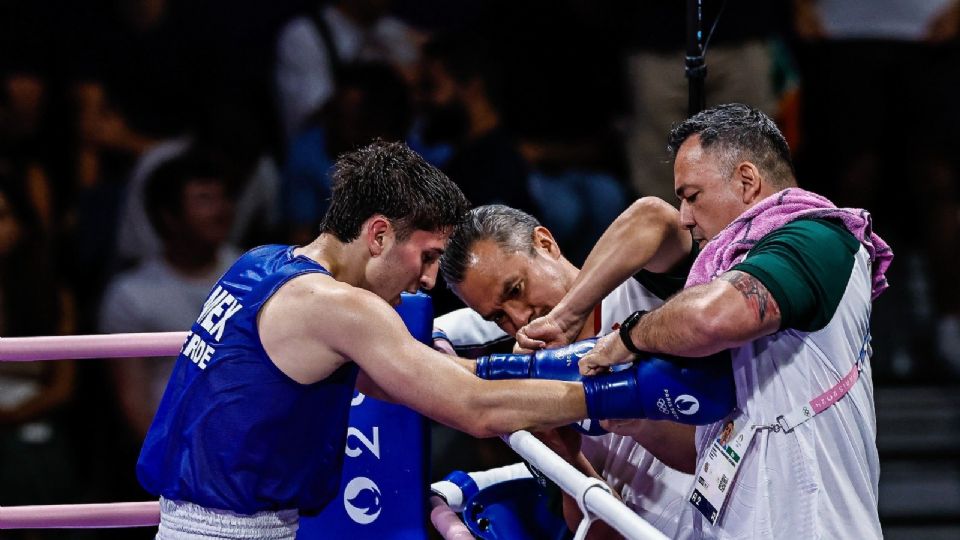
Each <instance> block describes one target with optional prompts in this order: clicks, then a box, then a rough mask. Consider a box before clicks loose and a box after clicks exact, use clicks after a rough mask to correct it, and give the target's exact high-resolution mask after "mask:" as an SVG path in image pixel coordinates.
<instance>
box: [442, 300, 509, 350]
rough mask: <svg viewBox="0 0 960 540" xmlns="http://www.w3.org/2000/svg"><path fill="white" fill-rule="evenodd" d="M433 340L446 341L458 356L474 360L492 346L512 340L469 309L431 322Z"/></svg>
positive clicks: (463, 309)
mask: <svg viewBox="0 0 960 540" xmlns="http://www.w3.org/2000/svg"><path fill="white" fill-rule="evenodd" d="M433 335H434V339H437V338H439V339H446V340H447V341H449V342H450V343H451V344H452V345H453V349H454V350H455V351H456V352H457V355H458V356H462V357H464V358H476V357H477V356H481V355H483V354H485V353H486V352H487V351H489V350H490V349H491V348H493V347H494V346H503V345H504V343H505V342H509V341H513V338H512V337H510V336H509V335H507V333H506V332H504V331H503V330H501V329H500V327H499V326H497V325H496V324H494V323H492V322H490V321H485V320H483V318H482V317H480V315H479V314H478V313H477V312H476V311H474V310H472V309H469V308H461V309H458V310H456V311H451V312H450V313H447V314H446V315H441V316H440V317H437V318H436V319H434V321H433Z"/></svg>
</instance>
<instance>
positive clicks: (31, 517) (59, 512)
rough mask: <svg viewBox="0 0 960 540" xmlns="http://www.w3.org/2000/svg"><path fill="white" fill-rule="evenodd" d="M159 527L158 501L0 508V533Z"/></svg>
mask: <svg viewBox="0 0 960 540" xmlns="http://www.w3.org/2000/svg"><path fill="white" fill-rule="evenodd" d="M159 523H160V503H159V502H158V501H145V502H124V503H104V504H51V505H47V506H0V529H94V528H97V529H101V528H116V527H156V526H157V525H158V524H159Z"/></svg>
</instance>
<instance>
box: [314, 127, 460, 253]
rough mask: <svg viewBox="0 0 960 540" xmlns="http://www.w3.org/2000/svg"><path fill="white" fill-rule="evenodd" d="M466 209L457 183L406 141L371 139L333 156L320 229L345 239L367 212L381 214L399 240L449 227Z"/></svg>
mask: <svg viewBox="0 0 960 540" xmlns="http://www.w3.org/2000/svg"><path fill="white" fill-rule="evenodd" d="M469 209H470V203H469V201H467V198H466V196H464V194H463V192H462V191H460V188H459V187H458V186H457V185H456V184H454V183H453V181H451V180H450V179H449V178H447V175H445V174H443V173H442V172H440V170H438V169H437V168H436V167H434V166H433V165H430V164H429V163H427V162H426V161H424V159H423V158H422V157H420V155H419V154H417V153H416V152H414V151H413V150H411V149H410V148H408V147H407V145H405V144H403V143H400V142H384V141H381V140H376V141H374V142H373V143H371V144H369V145H367V146H364V147H363V148H360V149H358V150H354V151H353V152H347V153H345V154H343V155H341V156H340V158H339V159H337V164H336V166H335V167H334V171H333V195H332V197H331V201H330V208H329V209H328V210H327V213H326V215H325V216H324V218H323V223H322V224H321V225H320V232H321V233H328V234H332V235H333V236H335V237H336V238H337V239H338V240H340V241H341V242H350V241H352V240H356V239H357V238H358V237H359V236H360V228H361V227H362V226H363V223H364V222H365V221H366V220H367V219H369V218H370V216H373V215H374V214H382V215H384V216H385V217H386V218H387V219H389V220H390V221H391V223H393V226H394V229H395V230H396V234H397V239H398V240H401V241H402V240H404V239H406V238H407V237H409V236H410V234H412V233H413V232H414V231H417V230H422V231H439V230H442V229H445V228H447V227H453V226H455V225H457V224H458V223H460V221H461V220H462V219H463V217H464V215H465V214H466V213H467V211H468V210H469Z"/></svg>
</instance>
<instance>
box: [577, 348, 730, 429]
mask: <svg viewBox="0 0 960 540" xmlns="http://www.w3.org/2000/svg"><path fill="white" fill-rule="evenodd" d="M583 392H584V394H585V395H586V398H587V413H588V414H589V415H590V418H600V419H612V418H649V419H651V420H672V421H674V422H679V423H681V424H692V425H697V426H700V425H705V424H710V423H713V422H716V421H718V420H721V419H723V418H725V417H726V416H727V415H728V414H730V411H732V410H733V408H734V407H735V406H736V404H737V395H736V389H735V387H734V384H733V366H732V363H731V360H730V354H729V352H727V351H723V352H720V353H717V354H714V355H711V356H708V357H705V358H678V357H669V356H649V357H647V358H640V359H638V360H637V361H636V362H635V363H634V365H633V366H632V367H630V368H629V369H626V370H622V371H617V372H613V373H606V374H603V375H598V376H596V377H585V378H584V379H583Z"/></svg>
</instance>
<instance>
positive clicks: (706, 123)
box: [667, 103, 796, 187]
mask: <svg viewBox="0 0 960 540" xmlns="http://www.w3.org/2000/svg"><path fill="white" fill-rule="evenodd" d="M694 135H699V136H700V146H701V147H702V148H703V149H705V150H706V149H712V150H713V151H715V152H717V153H718V154H717V155H719V157H720V160H721V162H722V163H723V165H724V166H725V167H727V169H728V171H730V172H732V170H733V167H735V166H736V165H737V163H739V162H741V161H744V160H746V161H750V162H752V163H754V164H756V165H757V167H759V168H760V169H761V170H762V171H763V172H764V173H766V175H767V176H768V178H769V180H770V181H771V183H773V184H774V185H777V186H781V187H786V186H787V185H792V184H794V183H796V176H795V170H794V167H793V160H792V159H791V157H790V147H789V146H788V145H787V140H786V139H785V138H784V136H783V133H781V132H780V129H779V128H778V127H777V124H776V123H774V121H773V120H771V119H770V117H769V116H767V115H766V114H764V113H763V111H760V110H759V109H755V108H753V107H749V106H747V105H744V104H742V103H729V104H726V105H718V106H716V107H713V108H710V109H707V110H705V111H702V112H699V113H697V114H695V115H694V116H692V117H690V118H688V119H686V120H684V121H683V122H681V123H680V124H679V125H677V126H676V127H674V128H673V130H671V131H670V137H669V140H668V143H667V150H668V151H669V152H670V154H671V155H672V156H673V157H674V158H675V157H676V155H677V152H678V151H679V150H680V146H681V145H683V143H684V141H686V140H687V139H689V138H690V137H692V136H694Z"/></svg>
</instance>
